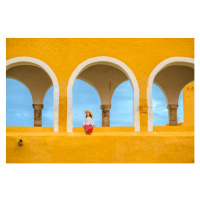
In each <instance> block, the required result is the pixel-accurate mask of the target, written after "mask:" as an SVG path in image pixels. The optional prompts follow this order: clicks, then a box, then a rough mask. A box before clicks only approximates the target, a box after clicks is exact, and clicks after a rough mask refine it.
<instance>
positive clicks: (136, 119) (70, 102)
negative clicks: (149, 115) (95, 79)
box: [67, 56, 140, 132]
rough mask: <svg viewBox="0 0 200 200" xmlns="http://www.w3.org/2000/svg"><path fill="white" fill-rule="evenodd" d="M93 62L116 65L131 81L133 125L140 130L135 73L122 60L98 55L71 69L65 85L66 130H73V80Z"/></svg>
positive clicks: (137, 87) (136, 129)
mask: <svg viewBox="0 0 200 200" xmlns="http://www.w3.org/2000/svg"><path fill="white" fill-rule="evenodd" d="M95 64H108V65H110V66H113V67H116V68H118V69H119V70H121V71H122V72H124V73H125V74H126V76H127V77H128V79H129V80H130V82H131V85H132V88H133V90H134V95H133V113H134V116H133V118H134V127H135V131H140V114H139V86H138V82H137V79H136V77H135V75H134V74H133V72H132V70H131V69H130V68H129V67H128V66H127V65H126V64H125V63H123V62H121V61H120V60H118V59H115V58H112V57H107V56H99V57H94V58H90V59H87V60H85V61H84V62H82V63H81V64H79V65H78V67H77V68H76V69H75V70H74V71H73V73H72V75H71V77H70V79H69V82H68V86H67V132H72V131H73V95H72V89H73V85H74V82H75V80H76V78H77V77H78V75H79V74H80V73H81V72H82V71H83V70H85V69H87V68H88V67H90V66H92V65H95Z"/></svg>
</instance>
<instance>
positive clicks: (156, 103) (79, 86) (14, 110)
mask: <svg viewBox="0 0 200 200" xmlns="http://www.w3.org/2000/svg"><path fill="white" fill-rule="evenodd" d="M32 104H33V103H32V97H31V94H30V92H29V90H28V89H27V88H26V86H24V85H23V84H22V83H20V82H19V81H16V80H14V79H10V78H7V79H6V125H7V126H33V125H34V120H33V117H34V116H33V115H34V113H33V107H32ZM111 104H112V107H111V110H110V125H111V126H133V91H132V87H131V84H130V81H126V82H124V83H122V84H121V85H119V86H118V88H117V89H116V90H115V92H114V94H113V98H112V102H111ZM100 105H101V101H100V98H99V95H98V93H97V91H96V90H95V89H94V88H93V87H92V86H90V85H89V84H88V83H86V82H84V81H82V80H79V79H77V80H76V81H75V83H74V87H73V125H74V127H79V126H82V123H83V119H84V116H85V114H84V110H86V109H89V110H91V111H92V112H93V114H94V123H95V125H96V126H101V109H100ZM166 107H167V104H166V100H165V97H164V94H163V93H162V91H161V90H160V88H159V87H158V86H156V85H155V84H153V119H154V126H165V124H167V123H168V122H169V121H168V110H167V108H166ZM179 118H182V119H183V94H182V92H181V94H180V98H179V108H178V119H179ZM42 121H43V126H44V127H48V126H53V87H51V88H50V89H49V91H48V92H47V94H46V96H45V99H44V109H43V113H42Z"/></svg>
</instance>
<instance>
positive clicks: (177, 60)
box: [147, 57, 194, 131]
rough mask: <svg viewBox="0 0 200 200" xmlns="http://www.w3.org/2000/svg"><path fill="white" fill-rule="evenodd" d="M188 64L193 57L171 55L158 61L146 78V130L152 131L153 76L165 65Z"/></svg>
mask: <svg viewBox="0 0 200 200" xmlns="http://www.w3.org/2000/svg"><path fill="white" fill-rule="evenodd" d="M183 63H184V65H186V66H187V65H188V67H191V66H190V65H189V64H194V59H193V58H188V57H171V58H167V59H165V60H164V61H162V62H161V63H159V64H158V65H157V66H156V67H155V68H154V70H153V71H152V72H151V74H150V76H149V79H148V85H147V106H148V131H153V99H152V85H153V81H154V78H155V76H156V75H157V74H158V72H159V71H161V70H162V69H164V68H165V67H168V66H170V65H173V64H179V65H180V64H183Z"/></svg>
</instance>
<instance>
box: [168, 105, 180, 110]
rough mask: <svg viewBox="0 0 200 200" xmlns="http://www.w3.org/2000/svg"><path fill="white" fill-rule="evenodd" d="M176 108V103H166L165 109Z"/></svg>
mask: <svg viewBox="0 0 200 200" xmlns="http://www.w3.org/2000/svg"><path fill="white" fill-rule="evenodd" d="M177 108H178V104H168V105H167V109H169V110H171V109H177Z"/></svg>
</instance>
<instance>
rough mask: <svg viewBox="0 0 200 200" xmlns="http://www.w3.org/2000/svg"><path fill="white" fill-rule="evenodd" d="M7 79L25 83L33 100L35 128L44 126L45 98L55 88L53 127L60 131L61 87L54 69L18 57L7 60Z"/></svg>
mask: <svg viewBox="0 0 200 200" xmlns="http://www.w3.org/2000/svg"><path fill="white" fill-rule="evenodd" d="M6 77H7V78H13V79H17V80H19V81H20V82H22V83H24V84H25V85H26V86H27V88H28V89H29V91H30V92H31V95H32V98H33V105H32V106H33V108H34V126H42V109H43V107H44V105H43V101H44V97H45V95H46V93H47V91H48V90H49V88H50V87H51V86H54V100H53V103H54V106H53V110H54V111H53V116H54V117H53V126H54V131H55V132H57V131H58V107H59V86H58V81H57V78H56V76H55V74H54V72H53V71H52V69H51V68H50V67H49V66H48V65H47V64H45V63H44V62H42V61H40V60H38V59H35V58H30V57H17V58H12V59H10V60H7V62H6Z"/></svg>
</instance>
